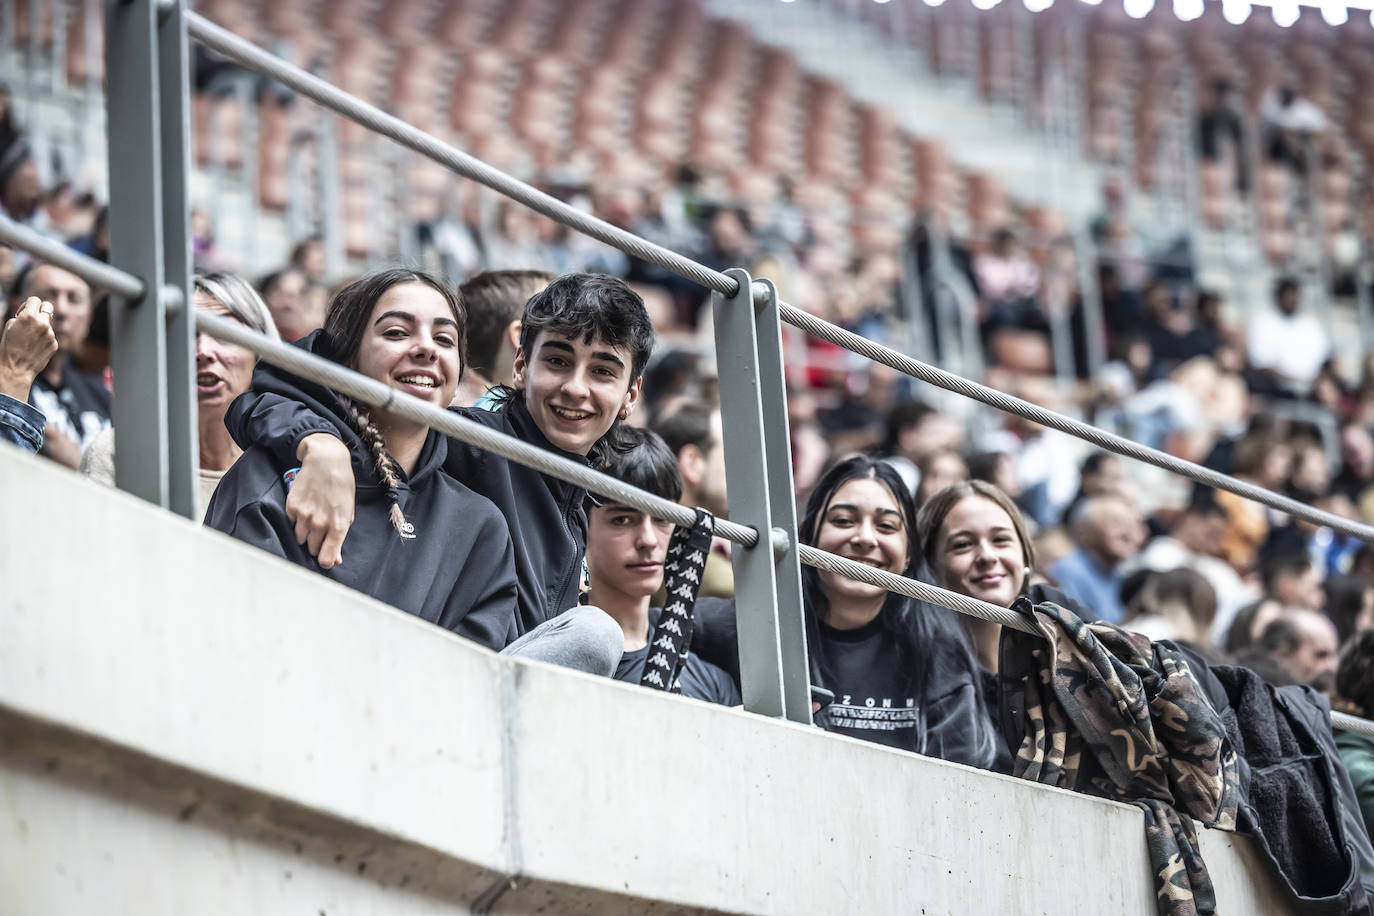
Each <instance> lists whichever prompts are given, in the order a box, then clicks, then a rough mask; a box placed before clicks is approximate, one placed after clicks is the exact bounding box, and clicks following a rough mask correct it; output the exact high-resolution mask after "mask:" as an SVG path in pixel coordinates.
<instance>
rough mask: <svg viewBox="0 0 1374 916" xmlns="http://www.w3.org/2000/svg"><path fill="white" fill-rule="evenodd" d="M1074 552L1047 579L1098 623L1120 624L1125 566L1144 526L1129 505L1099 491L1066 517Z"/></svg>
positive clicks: (1055, 566) (1136, 548)
mask: <svg viewBox="0 0 1374 916" xmlns="http://www.w3.org/2000/svg"><path fill="white" fill-rule="evenodd" d="M1069 534H1070V536H1071V537H1072V538H1073V541H1074V549H1073V550H1072V551H1071V552H1070V553H1068V554H1066V555H1064V556H1063V557H1060V558H1059V560H1057V561H1056V562H1055V563H1054V564H1053V565H1052V566H1051V567H1050V575H1051V576H1053V577H1054V580H1055V581H1056V582H1057V583H1058V584H1059V587H1060V588H1062V589H1063V590H1064V593H1065V594H1067V595H1068V596H1069V597H1070V598H1072V599H1074V600H1075V601H1077V602H1079V603H1080V604H1082V605H1084V606H1085V607H1086V608H1088V609H1089V610H1090V611H1091V612H1092V613H1093V614H1095V615H1096V616H1097V617H1098V619H1101V620H1106V621H1108V622H1110V623H1120V622H1121V621H1122V619H1123V618H1124V617H1125V616H1126V608H1125V607H1124V606H1123V605H1122V603H1121V580H1122V577H1123V568H1122V567H1123V564H1125V562H1126V561H1127V560H1129V559H1131V558H1132V557H1134V556H1135V554H1136V551H1138V550H1140V546H1141V544H1142V543H1143V542H1144V539H1145V525H1144V522H1143V521H1142V520H1141V518H1140V512H1139V511H1137V509H1136V508H1135V506H1134V505H1132V504H1131V502H1130V501H1129V500H1127V499H1125V498H1123V497H1121V496H1119V495H1117V494H1115V493H1100V494H1098V495H1096V496H1090V497H1088V498H1087V499H1084V500H1083V501H1082V502H1081V503H1079V505H1078V508H1076V509H1075V510H1074V513H1073V517H1072V518H1071V519H1070V526H1069Z"/></svg>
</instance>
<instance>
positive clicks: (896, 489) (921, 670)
mask: <svg viewBox="0 0 1374 916" xmlns="http://www.w3.org/2000/svg"><path fill="white" fill-rule="evenodd" d="M851 480H876V481H877V482H878V483H880V484H882V485H883V487H885V488H886V489H887V491H888V492H889V493H891V494H892V499H893V501H894V502H895V503H896V504H897V507H898V509H899V510H900V511H901V514H902V521H903V523H904V524H905V525H906V531H907V557H906V568H905V569H904V570H903V571H902V572H903V574H904V575H906V576H909V577H911V578H919V579H921V580H922V581H926V582H928V581H929V575H928V574H927V573H926V572H925V571H924V570H923V569H922V564H921V559H920V554H919V552H918V551H917V550H916V534H915V532H916V503H915V500H914V499H913V498H912V496H911V492H910V491H909V490H908V489H907V488H906V484H904V483H903V482H902V478H901V476H900V475H898V473H897V471H896V469H895V468H893V467H892V465H890V464H888V463H887V462H886V461H884V460H882V459H880V458H872V457H869V456H868V455H855V456H854V457H852V458H847V459H845V460H844V461H841V462H839V463H838V464H836V465H835V466H834V467H832V468H830V470H828V471H826V472H825V474H823V475H822V476H821V479H820V480H818V481H817V482H816V486H815V488H814V489H812V491H811V496H810V498H809V499H808V500H807V501H806V511H805V512H804V513H803V515H802V519H801V524H800V525H799V526H798V529H797V535H798V538H799V540H800V541H801V542H802V543H803V544H809V545H812V546H815V544H816V541H817V540H818V539H819V536H820V530H821V524H822V522H823V521H824V520H825V513H826V510H827V509H828V508H829V507H830V503H831V502H832V501H833V500H834V498H835V494H836V493H837V492H838V491H839V489H840V487H842V486H844V485H845V484H846V483H849V482H850V481H851ZM802 593H803V597H804V604H805V610H806V631H807V641H808V643H809V644H810V652H811V664H812V669H813V673H812V679H813V681H815V682H816V683H819V684H825V683H833V680H834V674H833V672H832V671H831V669H830V667H829V663H828V660H827V659H826V658H825V653H824V648H823V646H822V644H821V641H820V629H819V625H820V622H821V621H822V620H823V619H824V617H825V616H826V612H827V611H828V609H829V601H828V600H827V598H826V595H825V590H824V588H823V587H822V585H821V578H820V575H819V573H817V572H816V570H815V569H814V568H813V567H810V566H804V567H802ZM950 613H951V612H949V611H946V610H945V609H944V608H939V607H933V606H931V605H929V604H926V603H925V602H921V601H916V600H914V599H912V598H908V597H907V596H905V595H900V594H898V593H897V592H889V593H888V596H887V600H886V601H884V602H883V606H882V609H881V610H880V611H879V612H878V620H879V621H881V624H880V625H881V627H882V631H883V633H884V635H885V636H886V638H887V639H888V641H890V643H891V644H892V645H893V646H894V647H895V648H896V651H897V660H898V670H902V671H906V672H908V673H909V676H910V678H911V680H910V681H909V686H910V688H911V689H912V690H914V691H915V692H916V695H917V702H918V704H920V705H921V706H922V707H924V705H925V704H924V699H925V696H926V693H927V691H928V689H929V688H930V686H931V685H930V680H929V679H930V675H931V673H932V672H931V669H932V667H933V666H932V661H931V660H932V658H933V656H934V653H935V652H936V650H937V643H939V644H940V647H941V648H943V647H948V646H953V647H955V650H956V651H958V652H959V653H961V654H962V655H964V656H965V657H966V661H967V664H968V670H969V671H971V672H973V673H974V678H973V680H974V684H975V687H977V685H978V678H977V669H976V666H975V663H974V661H973V656H972V653H970V652H969V649H968V644H967V643H966V642H965V639H964V635H963V632H962V630H961V628H960V627H959V626H958V624H957V623H956V622H955V621H954V620H953V618H952V617H951V616H950ZM978 689H979V690H981V688H978ZM920 740H921V741H923V740H924V736H922V737H921V739H920ZM918 744H919V742H918Z"/></svg>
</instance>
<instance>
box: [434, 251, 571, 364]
mask: <svg viewBox="0 0 1374 916" xmlns="http://www.w3.org/2000/svg"><path fill="white" fill-rule="evenodd" d="M553 280H554V275H553V274H551V273H549V272H547V271H543V270H484V271H482V273H480V274H478V275H477V276H475V277H473V278H472V279H471V280H468V281H467V282H466V283H464V284H463V285H462V286H460V287H459V288H458V292H459V293H460V294H461V295H462V298H463V305H464V306H465V307H466V308H467V310H468V340H469V344H468V360H467V365H469V366H471V367H472V370H473V371H474V372H480V373H481V374H482V375H483V376H484V377H486V378H491V374H492V373H493V372H495V371H496V354H497V353H499V352H500V350H501V338H502V336H503V335H504V333H505V330H506V328H507V327H509V326H510V323H511V322H512V321H518V320H519V319H520V316H521V315H522V314H523V313H524V311H525V303H526V302H528V301H529V298H530V297H531V296H533V295H534V294H535V293H537V292H539V291H540V290H541V289H543V288H544V287H546V286H548V285H549V284H550V283H551V282H553ZM522 337H523V335H522Z"/></svg>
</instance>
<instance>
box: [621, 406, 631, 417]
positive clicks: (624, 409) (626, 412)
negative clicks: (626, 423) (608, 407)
mask: <svg viewBox="0 0 1374 916" xmlns="http://www.w3.org/2000/svg"><path fill="white" fill-rule="evenodd" d="M620 419H622V420H628V419H630V408H628V407H622V408H620Z"/></svg>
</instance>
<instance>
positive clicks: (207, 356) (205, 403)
mask: <svg viewBox="0 0 1374 916" xmlns="http://www.w3.org/2000/svg"><path fill="white" fill-rule="evenodd" d="M192 302H193V303H194V304H195V307H196V308H197V309H200V310H203V311H205V312H208V313H210V314H211V315H224V316H227V317H229V318H234V314H233V313H232V312H230V311H229V309H228V308H226V307H225V306H224V305H223V304H222V303H220V302H219V301H218V300H217V299H215V298H213V297H212V296H207V295H206V294H205V293H202V292H197V293H196V294H195V296H194V297H193V298H192ZM255 362H256V358H255V357H254V356H253V353H252V351H250V350H245V349H244V348H243V347H240V346H238V345H236V344H231V343H225V342H224V341H222V340H216V339H215V338H213V337H211V336H210V335H209V334H197V335H196V400H197V403H198V404H199V405H200V409H201V411H202V412H203V411H206V410H209V411H212V412H215V413H218V414H219V416H220V417H221V418H223V416H224V412H225V411H226V410H228V409H229V402H230V401H232V400H234V398H236V397H238V396H239V395H241V394H243V393H244V392H245V391H247V390H248V386H249V385H250V384H251V383H252V381H253V364H254V363H255Z"/></svg>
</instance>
